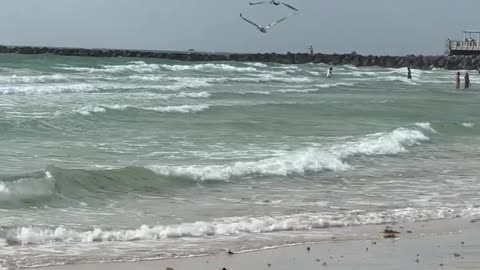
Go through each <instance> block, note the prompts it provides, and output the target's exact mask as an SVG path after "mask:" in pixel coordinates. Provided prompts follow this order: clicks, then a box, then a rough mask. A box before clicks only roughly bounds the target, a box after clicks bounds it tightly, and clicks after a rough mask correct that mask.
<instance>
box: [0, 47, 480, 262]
mask: <svg viewBox="0 0 480 270" xmlns="http://www.w3.org/2000/svg"><path fill="white" fill-rule="evenodd" d="M328 68H329V66H327V65H322V64H303V65H280V64H270V63H268V64H265V63H246V62H242V63H240V62H210V63H204V62H175V61H167V60H159V59H127V58H81V57H60V56H51V55H40V56H22V55H1V56H0V127H1V128H0V138H1V140H0V149H1V155H0V265H2V266H3V267H4V268H5V269H20V268H30V267H36V266H44V265H59V264H66V263H88V262H112V261H135V260H151V259H161V258H171V257H182V256H196V255H204V254H217V253H223V252H225V251H227V250H234V251H235V252H242V251H247V250H255V249H262V248H267V247H275V246H283V245H292V244H300V243H305V242H321V241H328V240H331V239H332V238H333V237H336V238H339V237H340V238H341V237H344V238H350V239H352V238H353V239H357V238H362V237H368V235H367V236H366V235H364V234H362V233H361V232H362V230H361V228H363V227H365V226H368V225H372V224H387V223H410V222H418V221H428V220H439V219H452V218H457V217H468V216H472V215H478V214H480V197H479V196H478V194H479V192H480V180H479V178H478V176H479V175H480V167H479V166H478V164H479V163H478V159H479V156H478V153H479V150H480V136H479V135H480V122H479V119H480V110H479V107H478V104H480V95H479V93H480V92H479V91H478V90H476V89H475V88H477V89H478V86H477V85H480V77H479V76H478V75H477V73H473V72H472V73H471V81H472V83H473V89H472V90H469V91H463V90H456V89H455V85H454V72H453V71H447V70H412V73H413V74H412V75H413V79H412V80H408V79H407V78H406V77H407V69H406V68H402V69H386V68H379V67H365V68H357V67H354V66H334V67H333V74H334V76H333V77H332V78H326V76H325V75H326V72H327V69H328ZM463 73H464V71H462V74H463ZM342 228H349V229H348V230H342ZM338 231H341V232H342V233H338ZM0 268H1V267H0Z"/></svg>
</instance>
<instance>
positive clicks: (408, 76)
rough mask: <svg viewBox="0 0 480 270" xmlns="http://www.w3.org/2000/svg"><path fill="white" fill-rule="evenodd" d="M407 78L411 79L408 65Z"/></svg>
mask: <svg viewBox="0 0 480 270" xmlns="http://www.w3.org/2000/svg"><path fill="white" fill-rule="evenodd" d="M407 78H408V79H412V71H411V70H410V67H408V74H407Z"/></svg>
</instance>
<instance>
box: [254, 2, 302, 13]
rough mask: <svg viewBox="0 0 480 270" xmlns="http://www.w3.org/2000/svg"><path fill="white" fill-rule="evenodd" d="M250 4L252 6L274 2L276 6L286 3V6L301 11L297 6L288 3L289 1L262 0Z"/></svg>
mask: <svg viewBox="0 0 480 270" xmlns="http://www.w3.org/2000/svg"><path fill="white" fill-rule="evenodd" d="M249 4H250V6H254V5H261V4H272V5H275V6H279V5H284V6H286V7H288V8H289V9H293V10H295V11H299V10H298V9H297V8H295V7H293V6H291V5H289V4H287V3H284V2H280V1H276V0H271V1H261V2H250V3H249Z"/></svg>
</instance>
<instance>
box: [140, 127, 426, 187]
mask: <svg viewBox="0 0 480 270" xmlns="http://www.w3.org/2000/svg"><path fill="white" fill-rule="evenodd" d="M428 140H430V139H429V137H427V136H426V135H425V134H424V133H422V131H421V130H418V129H414V128H412V129H409V128H398V129H396V130H394V131H392V132H389V133H377V134H371V135H367V136H365V137H363V138H360V139H357V140H354V141H351V142H345V143H343V144H341V145H336V146H333V147H331V148H329V149H318V148H308V149H306V150H299V151H295V152H292V153H288V154H285V155H283V156H278V157H273V158H268V159H263V160H258V161H243V162H236V163H233V164H223V165H207V166H202V165H191V166H164V165H152V166H148V167H147V168H148V169H150V170H152V171H153V172H155V173H157V174H160V175H164V176H177V177H186V178H190V179H195V180H225V181H228V180H230V179H231V178H233V177H241V176H246V175H252V174H260V175H291V174H304V173H306V172H321V171H343V170H347V169H348V168H349V167H350V166H349V164H347V163H346V162H345V159H346V158H349V157H352V156H375V155H395V154H399V153H403V152H406V151H407V147H411V146H414V145H418V144H420V143H421V142H425V141H428Z"/></svg>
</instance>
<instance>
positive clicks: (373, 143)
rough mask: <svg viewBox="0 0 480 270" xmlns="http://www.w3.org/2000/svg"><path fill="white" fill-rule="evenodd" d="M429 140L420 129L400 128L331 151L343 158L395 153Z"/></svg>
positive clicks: (336, 147) (335, 147)
mask: <svg viewBox="0 0 480 270" xmlns="http://www.w3.org/2000/svg"><path fill="white" fill-rule="evenodd" d="M429 140H430V139H429V138H428V137H427V136H425V134H423V133H422V132H421V131H419V130H413V129H407V128H398V129H396V130H394V131H393V132H390V133H377V134H371V135H368V136H366V137H364V138H361V139H358V140H355V141H352V142H348V143H345V144H343V145H339V146H334V147H332V149H331V151H332V152H334V153H336V154H337V155H338V156H339V157H342V158H347V157H350V156H356V155H368V156H372V155H395V154H399V153H403V152H407V149H406V147H410V146H414V145H418V144H420V143H421V142H425V141H429Z"/></svg>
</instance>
